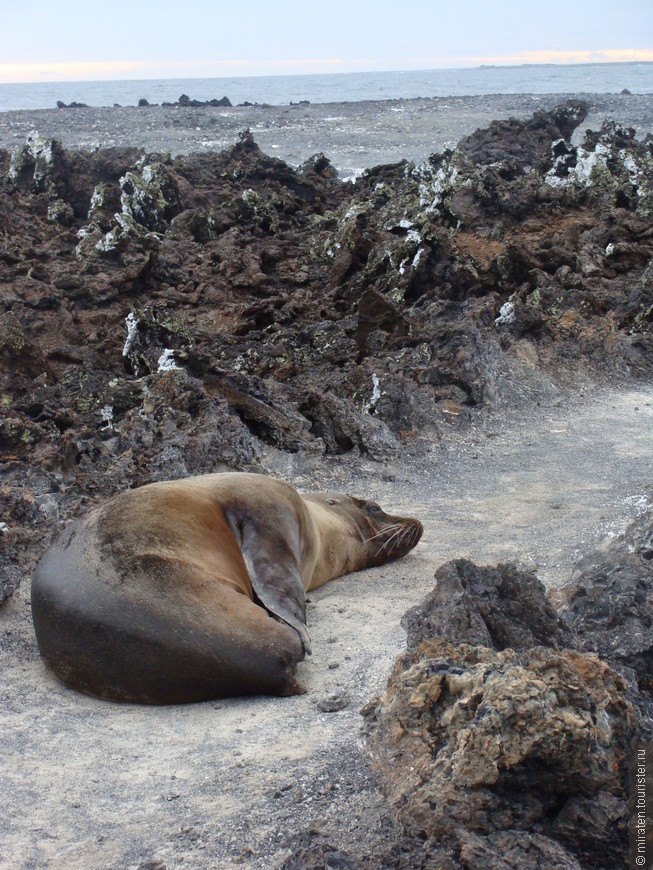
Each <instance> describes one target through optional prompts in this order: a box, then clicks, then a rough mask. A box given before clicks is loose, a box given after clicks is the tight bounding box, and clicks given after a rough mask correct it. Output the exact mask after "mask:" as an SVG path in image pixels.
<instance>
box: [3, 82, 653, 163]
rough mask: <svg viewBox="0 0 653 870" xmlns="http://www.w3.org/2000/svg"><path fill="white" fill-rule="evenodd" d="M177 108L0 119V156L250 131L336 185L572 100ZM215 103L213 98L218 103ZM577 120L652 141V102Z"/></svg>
mask: <svg viewBox="0 0 653 870" xmlns="http://www.w3.org/2000/svg"><path fill="white" fill-rule="evenodd" d="M181 96H188V100H189V102H190V100H191V98H192V94H191V95H190V96H189V95H180V100H179V101H178V102H179V103H180V105H178V106H177V107H174V108H170V107H165V106H149V105H148V106H141V107H134V106H131V107H129V106H115V107H114V106H111V107H106V108H93V107H88V106H81V107H78V108H72V109H70V108H68V109H56V108H54V107H53V108H52V109H43V110H39V111H21V112H16V111H12V112H0V148H7V149H9V150H14V149H15V148H17V147H20V145H22V144H23V142H24V141H25V139H26V137H27V136H28V135H29V134H30V133H31V132H32V131H34V130H36V131H38V132H39V133H40V134H41V135H42V136H44V137H46V138H54V139H57V141H59V142H61V143H62V144H63V146H64V147H65V148H67V149H72V150H74V149H77V148H82V149H86V150H96V149H97V148H109V147H117V148H124V147H134V148H143V149H144V150H145V151H147V152H150V153H151V152H162V153H163V152H169V153H170V154H171V155H172V156H173V157H176V156H178V155H180V154H191V153H198V152H199V153H207V152H211V151H220V150H222V149H224V148H229V147H230V146H231V145H233V143H234V142H235V141H236V140H237V138H238V134H239V133H240V132H242V131H243V130H246V129H249V130H251V131H252V133H253V135H254V138H255V140H256V142H257V144H258V145H259V146H260V147H261V149H262V150H263V151H264V152H265V153H266V154H269V155H272V156H274V157H278V158H279V159H280V160H283V161H285V162H286V163H289V164H290V165H291V166H293V167H297V166H300V165H301V164H302V163H304V162H305V161H306V160H308V158H309V157H311V156H312V155H313V154H314V153H316V152H318V151H321V152H324V153H325V154H326V155H327V156H328V158H329V160H330V161H331V163H332V165H333V166H334V167H335V168H336V170H337V171H338V174H339V176H340V177H341V178H350V177H355V176H356V175H359V174H360V173H361V172H362V171H363V170H364V169H369V168H371V167H372V166H377V165H379V164H381V163H396V162H397V161H398V160H402V159H406V160H411V161H413V162H415V163H420V162H422V161H424V160H426V159H428V157H429V156H430V155H431V154H433V153H434V152H436V151H443V150H444V149H445V148H454V147H455V146H456V144H457V143H458V141H459V140H460V139H461V138H462V137H463V136H468V135H470V134H471V133H473V132H474V130H476V129H478V128H481V127H487V126H488V124H490V123H491V122H492V121H495V120H500V119H507V118H509V117H515V118H519V119H521V120H525V119H526V118H528V117H529V116H530V115H531V114H532V113H533V112H535V111H550V110H551V109H553V108H554V107H555V106H557V105H559V104H561V103H565V102H566V101H567V100H568V99H575V98H578V97H579V95H574V94H566V95H565V94H497V95H484V96H469V97H430V98H421V99H410V100H376V101H375V100H370V101H366V102H358V103H356V102H349V103H347V102H345V103H315V104H307V103H301V104H295V105H289V106H267V105H254V106H252V105H249V106H246V105H242V106H233V107H224V106H223V107H209V106H204V107H195V108H193V107H192V106H189V105H187V104H186V102H185V101H182V100H181ZM219 96H220V95H219ZM580 98H582V99H583V100H584V101H585V102H586V103H587V106H588V115H587V118H586V119H585V122H584V123H583V124H582V125H581V126H579V128H578V130H577V131H576V133H575V134H574V141H576V142H579V141H580V140H581V139H582V138H583V136H584V134H585V129H586V128H587V127H589V128H590V129H593V130H598V129H600V127H601V124H602V123H603V121H604V120H605V119H606V118H609V119H612V120H615V121H618V122H619V123H620V124H622V125H623V126H624V127H633V128H634V129H635V130H636V132H637V136H638V137H639V138H640V139H641V138H643V137H644V136H645V135H646V134H647V133H653V94H630V95H623V94H583V95H580Z"/></svg>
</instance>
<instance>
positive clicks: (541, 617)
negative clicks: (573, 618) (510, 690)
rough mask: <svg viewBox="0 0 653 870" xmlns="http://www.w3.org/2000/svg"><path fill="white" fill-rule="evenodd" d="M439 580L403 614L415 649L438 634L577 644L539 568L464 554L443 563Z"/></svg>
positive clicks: (519, 644) (495, 642) (519, 646)
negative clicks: (482, 563)
mask: <svg viewBox="0 0 653 870" xmlns="http://www.w3.org/2000/svg"><path fill="white" fill-rule="evenodd" d="M435 580H436V586H435V588H434V589H433V592H431V593H430V595H428V596H427V597H426V599H425V600H424V601H423V602H422V604H421V605H419V606H418V607H413V608H412V609H411V610H409V611H408V612H407V613H406V614H405V615H404V617H403V619H402V620H401V624H402V626H403V627H404V628H405V629H406V632H407V641H406V642H407V646H408V649H409V650H414V649H416V648H417V646H419V644H420V643H421V642H422V641H423V640H425V639H427V638H430V637H434V636H437V637H439V638H442V639H443V640H446V641H448V642H449V643H463V642H464V643H467V644H470V645H473V646H486V647H489V648H490V649H496V650H505V649H508V648H510V649H513V650H528V649H531V648H532V647H534V646H538V645H541V646H551V647H554V648H556V649H559V648H560V647H574V646H575V645H576V640H575V638H574V636H573V632H571V631H570V630H569V628H568V626H567V624H566V623H565V622H564V621H563V620H562V619H561V618H560V617H559V616H558V614H557V613H556V612H555V610H554V609H553V607H552V605H551V604H550V603H549V601H548V599H547V597H546V594H545V589H544V586H543V585H542V583H541V582H540V581H539V580H538V578H537V576H536V575H535V574H533V573H530V572H525V571H520V570H519V569H518V568H517V567H516V566H515V565H512V564H503V565H498V566H497V567H496V568H492V567H479V566H478V565H475V564H474V563H473V562H469V561H467V560H466V559H459V560H457V561H454V562H447V564H446V565H443V566H442V567H441V568H439V569H438V570H437V571H436V573H435Z"/></svg>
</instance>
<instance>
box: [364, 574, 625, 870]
mask: <svg viewBox="0 0 653 870" xmlns="http://www.w3.org/2000/svg"><path fill="white" fill-rule="evenodd" d="M436 579H437V580H438V586H440V584H441V585H442V588H441V590H440V592H439V595H438V597H437V600H436V599H435V598H434V595H433V594H432V595H431V596H429V598H427V600H426V601H425V602H424V604H423V605H422V606H421V608H415V609H413V610H412V611H409V613H408V614H407V617H406V623H407V627H408V631H409V645H408V650H407V651H406V653H404V654H403V655H402V656H400V657H399V659H398V660H397V662H396V665H395V668H394V670H393V673H392V674H391V676H390V679H389V681H388V687H387V690H386V692H385V694H384V695H383V696H382V697H380V698H377V699H375V700H374V701H372V702H371V703H370V704H368V705H367V706H366V708H365V709H364V711H363V713H364V716H365V732H366V738H367V742H368V747H369V750H370V753H371V761H372V766H373V769H374V770H375V773H376V775H377V777H378V780H379V783H380V785H381V788H382V789H383V791H384V793H385V794H386V795H387V797H388V799H389V801H390V802H391V804H392V805H393V806H394V808H395V811H396V814H397V818H398V819H399V821H400V822H401V824H402V826H403V828H404V830H405V832H406V834H407V837H408V839H407V841H405V842H403V843H399V844H397V846H396V847H395V850H394V858H393V863H390V864H389V866H397V867H401V866H404V867H408V866H417V867H431V866H438V867H446V868H472V867H478V866H483V867H484V868H490V870H493V868H502V870H506V868H515V870H517V868H545V867H560V868H576V867H582V868H602V867H620V866H625V861H626V859H625V851H626V841H627V797H628V781H627V778H628V769H627V759H628V752H629V748H630V745H631V741H632V740H633V739H634V738H635V737H636V736H637V735H638V734H640V733H641V732H640V726H641V720H640V717H639V715H638V712H637V710H636V709H635V707H634V706H633V704H632V703H631V701H630V699H629V686H628V683H627V681H626V680H625V679H624V677H622V676H621V675H620V674H619V673H617V672H616V671H615V670H614V669H613V668H612V667H611V666H610V665H609V664H608V663H607V662H605V661H603V660H601V659H600V658H599V657H598V656H597V655H595V654H594V653H588V652H583V651H579V650H576V649H571V648H568V647H563V646H561V643H562V642H564V643H567V644H573V645H575V644H576V643H577V641H576V640H575V638H574V636H573V634H572V632H571V631H570V630H569V628H568V627H567V626H566V625H565V623H564V622H563V621H562V619H561V618H560V617H558V616H556V614H555V613H554V611H553V609H552V608H551V607H550V605H548V604H547V602H546V599H545V597H544V590H543V588H542V587H541V586H540V588H539V589H538V588H537V587H538V581H537V578H535V577H534V575H532V574H530V575H529V574H523V573H520V572H519V571H517V569H515V568H514V566H498V567H497V568H479V567H478V566H474V565H472V564H471V563H468V562H463V561H458V562H453V563H449V564H447V565H445V566H443V567H442V568H441V569H440V570H439V571H438V572H437V574H436ZM436 591H437V590H436ZM515 593H516V599H517V602H516V604H515V606H514V607H513V608H511V607H510V605H509V604H506V603H505V602H506V601H507V600H508V599H509V598H510V597H512V595H514V594H515ZM530 595H532V596H533V608H532V612H531V611H529V609H528V608H527V607H524V606H523V602H526V600H527V599H528V597H529V596H530ZM489 601H493V602H494V603H495V605H498V610H499V613H498V615H496V614H495V613H493V612H491V611H490V610H489V609H488V607H487V605H488V602H489ZM436 613H438V615H437V616H435V614H436ZM465 613H466V614H467V615H468V619H467V620H466V619H465ZM488 623H489V624H488ZM507 623H511V629H510V631H509V633H508V632H507V630H506V629H505V626H506V624H507ZM545 624H548V626H549V630H550V631H551V644H552V645H550V646H549V645H547V644H546V640H545V638H543V637H539V635H540V633H541V632H542V630H543V627H544V625H545ZM497 625H498V626H501V628H500V629H499V630H497V628H496V626H497ZM452 635H455V638H453V637H452ZM508 637H509V638H510V643H511V644H512V647H508V646H507V645H506V643H507V640H508ZM446 638H451V640H448V639H446ZM479 641H480V642H479ZM411 844H412V845H411ZM388 860H390V858H389V857H388Z"/></svg>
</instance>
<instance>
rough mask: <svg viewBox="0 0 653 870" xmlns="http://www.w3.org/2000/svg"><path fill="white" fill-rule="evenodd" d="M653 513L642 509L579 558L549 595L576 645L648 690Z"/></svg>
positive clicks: (652, 653)
mask: <svg viewBox="0 0 653 870" xmlns="http://www.w3.org/2000/svg"><path fill="white" fill-rule="evenodd" d="M652 558H653V517H652V516H651V514H650V512H649V511H647V512H645V513H644V514H643V515H642V516H641V517H640V518H639V519H638V520H636V521H635V522H634V523H633V524H632V525H631V526H630V527H629V528H628V529H627V530H626V531H625V532H624V533H623V534H622V535H620V536H619V537H617V538H616V540H615V541H613V543H612V544H611V545H610V546H609V547H608V548H607V550H604V551H598V552H594V553H591V554H589V555H588V556H586V557H584V558H583V559H582V560H581V561H580V563H579V564H578V566H577V570H576V572H575V574H574V576H573V577H572V579H571V580H570V582H569V583H567V584H566V585H565V586H563V587H561V588H560V589H558V590H556V593H555V597H556V600H557V601H556V603H557V606H558V607H559V609H560V612H561V615H562V616H563V618H564V620H565V622H566V623H568V625H569V626H570V627H571V628H572V630H573V631H574V632H575V634H576V636H577V637H578V638H579V642H580V645H581V647H582V649H584V650H587V651H588V652H595V653H597V654H598V655H600V656H601V657H602V658H604V659H607V660H608V661H610V662H611V663H612V664H613V665H615V666H616V667H618V668H620V669H621V670H622V671H623V673H624V675H625V676H627V677H629V678H631V679H632V680H633V682H634V684H635V685H636V686H637V687H639V689H641V694H642V697H643V698H649V699H650V698H651V695H652V694H653V561H651V560H652Z"/></svg>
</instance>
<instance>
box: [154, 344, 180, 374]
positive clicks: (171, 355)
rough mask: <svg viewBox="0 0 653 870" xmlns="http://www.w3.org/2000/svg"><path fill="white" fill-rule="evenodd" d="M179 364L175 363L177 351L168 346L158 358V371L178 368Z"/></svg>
mask: <svg viewBox="0 0 653 870" xmlns="http://www.w3.org/2000/svg"><path fill="white" fill-rule="evenodd" d="M178 368H179V366H178V365H177V364H176V363H175V352H174V350H173V349H172V348H170V347H166V348H165V350H164V351H163V353H162V354H161V356H160V357H159V360H158V368H157V372H170V371H172V370H173V369H178Z"/></svg>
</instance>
